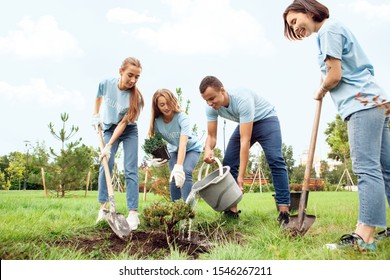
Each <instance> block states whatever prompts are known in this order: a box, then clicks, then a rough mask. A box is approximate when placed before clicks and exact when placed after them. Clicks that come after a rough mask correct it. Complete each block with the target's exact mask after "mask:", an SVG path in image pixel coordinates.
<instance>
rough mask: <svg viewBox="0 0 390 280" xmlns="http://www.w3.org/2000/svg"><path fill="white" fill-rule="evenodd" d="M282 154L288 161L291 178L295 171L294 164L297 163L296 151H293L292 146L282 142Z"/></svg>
mask: <svg viewBox="0 0 390 280" xmlns="http://www.w3.org/2000/svg"><path fill="white" fill-rule="evenodd" d="M282 154H283V158H284V161H285V162H286V165H287V172H288V177H289V178H290V176H291V175H292V173H293V170H294V165H295V160H294V153H293V148H292V146H286V145H285V144H284V143H283V144H282Z"/></svg>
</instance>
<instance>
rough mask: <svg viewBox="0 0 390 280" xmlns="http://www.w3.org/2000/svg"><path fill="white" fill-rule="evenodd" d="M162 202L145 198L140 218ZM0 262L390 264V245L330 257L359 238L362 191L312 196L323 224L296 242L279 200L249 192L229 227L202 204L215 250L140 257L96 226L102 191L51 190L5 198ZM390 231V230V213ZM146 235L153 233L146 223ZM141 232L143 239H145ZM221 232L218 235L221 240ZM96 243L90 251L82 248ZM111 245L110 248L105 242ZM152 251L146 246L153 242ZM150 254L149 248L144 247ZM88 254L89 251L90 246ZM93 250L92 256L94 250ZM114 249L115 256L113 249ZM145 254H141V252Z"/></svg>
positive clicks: (311, 207) (200, 224) (0, 202)
mask: <svg viewBox="0 0 390 280" xmlns="http://www.w3.org/2000/svg"><path fill="white" fill-rule="evenodd" d="M115 197H116V205H117V211H118V212H120V213H125V212H126V203H125V194H124V193H116V194H115ZM156 200H162V198H161V197H159V196H157V195H154V194H151V193H148V194H147V196H146V200H144V197H143V194H141V193H140V197H139V207H140V209H139V210H140V212H142V210H143V209H144V208H145V207H147V206H149V205H150V204H151V203H152V202H153V201H156ZM0 208H1V209H0V258H1V259H2V260H95V259H103V260H114V259H116V260H118V259H120V260H127V259H137V260H139V259H143V260H145V259H150V260H156V259H164V260H174V259H178V260H188V259H194V258H196V259H198V260H389V259H390V238H389V239H386V240H382V241H378V244H377V245H378V250H377V251H376V252H375V253H360V252H357V251H355V250H346V251H328V250H327V249H325V248H324V244H326V243H334V242H336V241H337V240H338V239H339V238H340V237H341V235H343V234H345V233H350V232H351V231H353V229H354V228H355V225H356V221H357V213H358V194H357V193H356V192H348V191H338V192H310V194H309V201H308V208H307V214H312V215H315V216H316V217H317V219H316V222H315V223H314V224H313V226H312V227H311V228H310V229H309V231H308V232H307V233H306V235H304V236H303V237H291V236H289V235H288V234H287V233H286V232H284V231H283V230H281V229H279V228H278V226H277V222H276V218H277V211H276V207H275V201H274V198H273V197H272V193H270V192H263V193H246V194H244V197H243V199H242V201H241V202H240V204H239V209H241V210H242V213H241V216H240V219H239V220H238V221H230V220H225V219H223V218H222V217H221V216H222V215H221V213H217V212H215V211H214V210H213V209H212V208H211V207H209V206H208V205H207V204H206V203H205V202H204V201H203V200H202V199H200V200H199V202H198V203H197V205H196V208H195V214H196V215H195V218H194V219H193V224H192V232H193V234H199V235H200V234H202V233H205V235H207V236H214V237H215V236H216V235H218V238H211V237H210V240H208V245H209V246H208V247H207V249H205V250H203V251H199V252H197V254H196V255H189V254H186V252H185V251H184V252H183V250H178V249H177V248H176V247H175V243H174V242H173V243H172V244H170V246H169V250H168V251H165V252H161V251H159V252H157V251H156V253H154V254H147V255H145V254H134V253H132V252H134V250H131V246H132V242H131V241H129V242H122V243H120V242H119V243H118V244H119V245H118V244H117V245H116V246H120V244H122V247H121V248H119V252H120V253H118V248H116V250H115V251H114V250H113V249H112V247H110V246H109V243H110V242H113V241H115V240H114V239H115V237H113V236H112V235H113V234H111V229H110V227H109V226H108V225H107V224H106V223H105V222H103V223H99V224H97V225H96V224H95V219H96V216H97V210H98V208H99V205H98V203H97V192H94V191H90V192H88V193H87V195H86V196H85V193H84V192H82V191H80V192H72V193H68V194H67V196H66V197H65V198H57V197H55V196H51V197H45V196H44V193H43V191H1V192H0ZM387 211H388V213H387V214H388V215H387V217H388V224H390V213H389V212H390V211H389V208H387ZM137 231H138V232H144V233H147V232H149V231H151V229H148V228H147V227H146V226H145V224H143V220H142V218H141V225H140V227H139V228H138V229H137ZM137 231H135V232H137ZM215 233H216V234H215ZM86 240H88V241H89V242H88V243H92V242H93V241H94V240H95V241H96V240H100V243H98V244H95V245H93V246H91V247H90V248H89V250H86V249H85V250H84V248H83V246H79V245H80V244H79V243H81V242H84V243H87V242H86ZM102 240H103V241H102ZM145 244H146V243H145ZM137 246H139V247H142V245H139V243H138V245H137ZM85 248H86V247H85ZM91 248H92V249H91ZM111 249H112V250H111ZM138 249H139V248H138Z"/></svg>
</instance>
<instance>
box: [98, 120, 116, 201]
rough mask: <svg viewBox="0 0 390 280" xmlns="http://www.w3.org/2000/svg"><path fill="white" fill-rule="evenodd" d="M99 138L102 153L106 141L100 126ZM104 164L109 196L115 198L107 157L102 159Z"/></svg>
mask: <svg viewBox="0 0 390 280" xmlns="http://www.w3.org/2000/svg"><path fill="white" fill-rule="evenodd" d="M98 136H99V144H100V152H103V149H104V140H103V132H102V127H101V125H99V126H98ZM102 164H103V168H104V175H105V176H106V183H107V191H108V195H109V196H113V195H114V189H113V188H112V181H111V174H110V169H109V168H108V161H107V157H103V158H102Z"/></svg>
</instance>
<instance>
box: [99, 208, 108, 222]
mask: <svg viewBox="0 0 390 280" xmlns="http://www.w3.org/2000/svg"><path fill="white" fill-rule="evenodd" d="M107 213H108V210H107V209H104V208H101V209H100V210H99V212H98V217H97V219H96V223H98V222H100V221H103V220H104V219H105V218H106V215H107Z"/></svg>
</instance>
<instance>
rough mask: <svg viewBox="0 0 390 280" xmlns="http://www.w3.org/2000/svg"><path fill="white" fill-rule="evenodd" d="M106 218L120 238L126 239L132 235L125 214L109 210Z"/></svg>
mask: <svg viewBox="0 0 390 280" xmlns="http://www.w3.org/2000/svg"><path fill="white" fill-rule="evenodd" d="M106 219H107V222H108V224H109V225H110V227H111V229H112V230H113V231H114V232H115V234H116V235H117V236H118V237H119V238H121V239H124V238H125V237H127V236H129V235H130V232H131V229H130V227H129V224H128V223H127V221H126V218H125V216H123V215H122V214H121V213H116V212H108V213H107V215H106Z"/></svg>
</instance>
